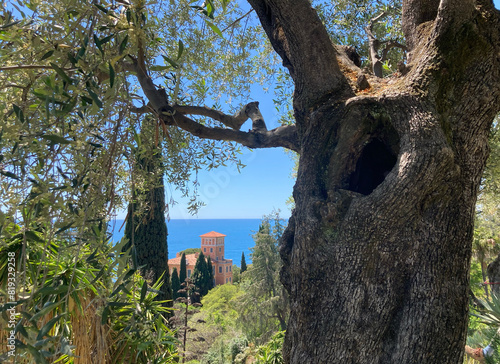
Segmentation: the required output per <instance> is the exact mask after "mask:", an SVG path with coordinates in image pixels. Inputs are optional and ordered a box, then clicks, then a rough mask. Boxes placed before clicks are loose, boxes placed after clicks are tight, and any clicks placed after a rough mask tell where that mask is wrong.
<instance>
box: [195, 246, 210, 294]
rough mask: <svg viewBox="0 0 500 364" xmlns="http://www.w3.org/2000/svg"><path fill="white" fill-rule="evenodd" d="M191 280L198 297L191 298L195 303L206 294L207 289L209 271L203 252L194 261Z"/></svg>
mask: <svg viewBox="0 0 500 364" xmlns="http://www.w3.org/2000/svg"><path fill="white" fill-rule="evenodd" d="M191 278H192V280H193V284H194V285H195V286H196V288H197V291H198V293H199V294H200V296H199V297H191V298H192V299H194V300H195V301H196V300H197V299H200V298H201V297H203V296H205V295H206V294H207V293H208V290H209V289H210V288H209V284H210V283H209V280H210V276H209V269H208V266H207V261H206V259H205V256H204V255H203V252H201V253H200V255H198V259H197V260H196V264H195V266H194V272H193V276H192V277H191Z"/></svg>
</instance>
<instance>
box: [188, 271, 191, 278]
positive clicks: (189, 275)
mask: <svg viewBox="0 0 500 364" xmlns="http://www.w3.org/2000/svg"><path fill="white" fill-rule="evenodd" d="M189 277H191V269H188V278H189Z"/></svg>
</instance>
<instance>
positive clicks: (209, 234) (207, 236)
mask: <svg viewBox="0 0 500 364" xmlns="http://www.w3.org/2000/svg"><path fill="white" fill-rule="evenodd" d="M223 236H226V235H224V234H221V233H217V232H215V231H211V232H209V233H206V234H203V235H200V237H202V238H221V237H223Z"/></svg>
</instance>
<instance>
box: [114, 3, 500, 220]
mask: <svg viewBox="0 0 500 364" xmlns="http://www.w3.org/2000/svg"><path fill="white" fill-rule="evenodd" d="M494 3H495V7H496V8H497V9H500V0H494ZM252 100H254V101H259V102H260V108H261V111H262V114H263V116H264V120H265V121H266V123H267V126H268V129H271V128H275V127H277V126H278V122H277V119H278V116H277V114H276V111H275V109H274V106H273V104H272V96H271V95H269V94H265V93H263V92H262V91H259V90H257V91H256V92H254V93H253V94H252ZM252 100H249V101H252ZM250 128H251V125H250V121H248V122H247V123H246V124H245V125H243V127H242V130H248V129H250ZM242 150H243V155H242V158H241V159H242V162H243V164H245V165H246V167H245V168H243V169H242V170H241V173H238V172H237V171H236V169H235V168H234V167H231V166H228V167H222V168H218V169H215V170H212V171H202V172H200V174H199V182H200V193H201V200H202V201H204V202H205V204H206V206H204V207H202V208H201V209H200V210H199V212H198V215H197V216H192V215H190V214H189V213H188V211H187V208H186V206H187V199H183V198H182V197H181V195H180V193H179V192H178V191H175V190H173V189H169V188H167V191H168V192H167V194H168V195H167V201H168V200H169V199H170V197H171V196H170V195H172V196H173V198H174V199H175V200H176V201H177V202H178V204H177V205H175V206H174V207H171V208H170V212H169V215H170V218H171V219H192V218H200V219H244V218H261V217H262V216H263V215H266V214H269V213H271V212H272V210H273V209H280V210H281V215H282V217H284V218H288V217H289V216H290V209H289V206H288V205H286V200H287V199H288V197H289V196H291V194H292V189H293V185H294V183H295V181H294V180H293V179H292V178H291V177H290V175H291V172H292V168H293V165H294V163H293V161H292V160H291V158H290V156H289V155H288V154H286V153H285V151H284V150H283V149H281V148H273V149H256V150H253V151H249V150H248V149H246V148H243V149H242ZM120 215H121V214H120ZM118 218H120V216H119V217H118ZM122 218H123V217H122Z"/></svg>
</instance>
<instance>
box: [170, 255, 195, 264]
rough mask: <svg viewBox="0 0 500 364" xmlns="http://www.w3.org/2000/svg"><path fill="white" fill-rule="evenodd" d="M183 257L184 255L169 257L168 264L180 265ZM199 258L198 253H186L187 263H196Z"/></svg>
mask: <svg viewBox="0 0 500 364" xmlns="http://www.w3.org/2000/svg"><path fill="white" fill-rule="evenodd" d="M181 258H182V256H180V257H176V258H172V259H169V260H168V264H169V265H180V264H181ZM197 259H198V257H197V256H196V254H187V255H186V265H195V264H196V260H197Z"/></svg>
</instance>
